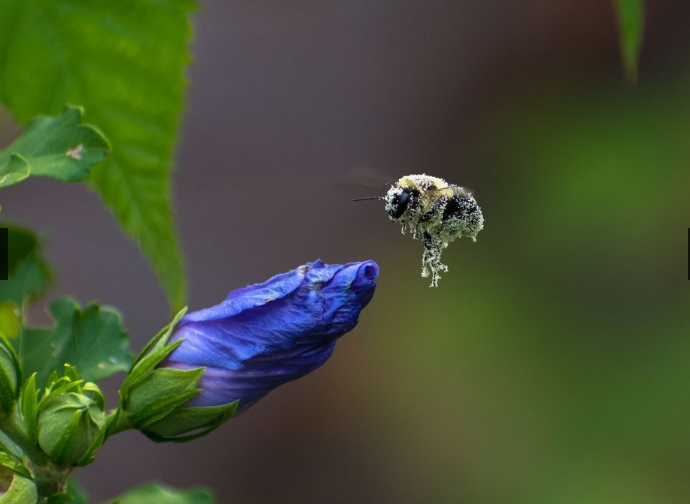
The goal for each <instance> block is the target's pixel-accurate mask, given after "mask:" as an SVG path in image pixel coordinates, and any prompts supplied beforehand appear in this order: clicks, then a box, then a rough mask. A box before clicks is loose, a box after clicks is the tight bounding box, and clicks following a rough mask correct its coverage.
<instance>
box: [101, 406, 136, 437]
mask: <svg viewBox="0 0 690 504" xmlns="http://www.w3.org/2000/svg"><path fill="white" fill-rule="evenodd" d="M131 428H132V426H131V425H129V422H128V421H127V417H126V416H125V415H124V413H122V410H112V411H111V413H110V415H108V417H107V418H106V426H105V430H106V439H108V438H109V437H110V436H113V435H115V434H117V433H119V432H122V431H125V430H128V429H131ZM104 442H105V441H104Z"/></svg>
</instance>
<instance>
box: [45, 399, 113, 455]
mask: <svg viewBox="0 0 690 504" xmlns="http://www.w3.org/2000/svg"><path fill="white" fill-rule="evenodd" d="M104 424H105V417H104V415H103V410H102V408H101V406H100V405H99V404H98V403H97V402H96V401H94V400H93V399H91V398H89V397H87V396H86V395H84V394H80V393H77V392H68V393H64V394H61V395H58V396H57V397H55V398H54V399H52V400H51V401H50V402H49V403H48V404H47V405H46V406H45V407H44V408H43V409H42V410H41V411H40V412H39V415H38V444H39V446H40V447H41V449H42V450H43V451H44V452H45V453H46V454H47V455H48V456H49V457H50V458H51V459H52V460H53V461H54V462H56V463H58V464H75V463H77V461H79V459H81V458H82V457H83V456H84V455H85V454H86V453H87V451H88V450H89V447H91V444H92V443H93V442H94V441H96V439H97V438H98V437H99V435H100V434H101V430H102V429H103V426H104Z"/></svg>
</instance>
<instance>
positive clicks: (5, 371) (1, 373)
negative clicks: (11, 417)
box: [0, 333, 22, 415]
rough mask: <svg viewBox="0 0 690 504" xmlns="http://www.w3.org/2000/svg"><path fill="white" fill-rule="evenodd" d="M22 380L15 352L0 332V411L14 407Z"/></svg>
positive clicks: (2, 412) (8, 410)
mask: <svg viewBox="0 0 690 504" xmlns="http://www.w3.org/2000/svg"><path fill="white" fill-rule="evenodd" d="M21 382H22V371H21V366H20V365H19V359H18V358H17V353H16V352H15V350H14V347H13V346H12V344H11V343H10V342H9V341H8V340H7V338H6V337H5V335H4V334H2V333H0V413H1V414H4V415H6V414H7V413H9V412H10V411H11V410H12V408H13V407H14V404H15V402H16V401H17V396H18V394H19V386H20V384H21Z"/></svg>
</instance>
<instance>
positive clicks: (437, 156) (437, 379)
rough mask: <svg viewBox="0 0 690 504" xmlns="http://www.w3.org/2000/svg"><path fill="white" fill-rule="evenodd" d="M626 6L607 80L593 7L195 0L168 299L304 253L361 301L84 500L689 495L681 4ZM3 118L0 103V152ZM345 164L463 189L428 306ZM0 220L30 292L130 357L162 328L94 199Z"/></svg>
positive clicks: (126, 250)
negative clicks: (63, 301) (284, 378)
mask: <svg viewBox="0 0 690 504" xmlns="http://www.w3.org/2000/svg"><path fill="white" fill-rule="evenodd" d="M648 3H649V5H648V9H647V30H646V35H645V44H644V47H643V50H642V59H641V67H640V79H639V82H638V84H637V85H636V86H631V85H628V84H626V83H625V81H624V78H623V73H622V71H621V69H620V67H621V65H620V58H619V53H618V34H617V30H616V19H615V11H614V8H613V5H612V4H611V2H608V1H601V0H579V1H575V0H570V1H560V2H553V1H551V0H532V1H530V2H513V1H508V0H497V1H493V2H485V1H481V0H466V1H462V2H458V1H451V0H448V1H446V0H437V1H434V2H414V1H409V0H370V1H366V2H364V1H352V0H349V1H346V0H330V1H306V0H294V1H291V2H284V1H276V0H251V1H249V0H243V1H231V2H224V1H221V0H216V1H211V0H207V1H203V2H201V8H200V10H199V12H198V14H197V16H196V18H195V22H194V24H195V26H196V34H195V37H194V39H195V40H194V43H193V54H194V63H193V64H192V66H191V67H190V68H189V81H190V86H189V90H188V107H187V112H186V114H185V117H184V121H183V127H182V131H181V140H180V145H179V149H178V156H177V159H178V166H177V171H176V174H175V198H176V205H175V206H176V213H177V218H178V229H179V232H180V236H181V240H182V244H183V248H184V250H185V253H186V256H187V260H188V274H189V281H190V285H191V291H190V306H191V308H192V309H199V308H201V307H205V306H208V305H211V304H215V303H217V302H219V301H220V300H222V299H223V298H224V296H225V295H226V294H227V293H228V292H229V291H230V290H232V289H234V288H237V287H240V286H243V285H245V284H247V283H254V282H258V281H262V280H264V279H266V278H267V277H269V276H271V275H273V274H275V273H278V272H282V271H285V270H288V269H290V268H292V267H295V266H297V265H299V264H302V263H304V262H306V261H309V260H314V259H316V258H317V257H320V258H322V259H323V260H325V261H326V262H344V261H353V260H363V259H369V258H372V259H375V260H376V261H378V262H379V264H380V265H381V276H380V281H379V286H378V291H377V293H376V296H375V297H374V300H373V302H372V303H371V305H370V306H369V307H368V308H367V309H366V310H365V311H364V313H363V315H362V318H361V321H360V325H359V327H358V328H357V329H356V330H355V331H354V332H353V333H351V334H349V335H347V336H346V337H345V338H343V339H342V340H341V341H340V343H339V345H338V349H337V351H336V352H335V354H334V356H333V357H332V358H331V360H330V361H329V362H328V363H327V364H326V365H325V366H324V367H323V368H322V369H319V370H318V371H316V372H314V373H313V374H312V375H309V376H308V377H306V378H304V379H302V380H299V381H297V382H294V383H291V384H288V385H286V386H285V387H283V388H281V389H279V390H277V391H275V392H273V393H271V394H270V395H269V396H268V397H267V398H266V399H264V400H263V401H262V402H261V403H259V404H258V405H257V406H255V407H254V408H252V409H251V410H250V411H248V412H247V413H246V414H244V415H242V416H241V417H239V418H237V419H235V420H233V421H232V422H231V423H229V424H227V425H225V426H224V427H223V428H221V429H219V430H218V431H216V432H214V433H213V434H212V435H210V436H208V437H206V438H204V439H202V440H200V441H196V442H193V443H190V444H184V445H154V444H152V443H150V442H148V441H147V440H146V439H145V438H144V437H143V436H141V435H139V434H138V433H136V432H128V433H124V434H122V435H119V436H118V437H116V438H114V439H113V440H111V442H109V443H108V444H107V445H106V446H105V447H104V449H103V450H102V451H101V452H100V454H99V457H98V459H97V461H96V462H95V463H94V464H93V465H92V466H90V467H88V468H87V469H85V470H82V471H81V472H80V480H81V482H82V483H83V484H84V485H85V486H86V487H87V488H88V490H89V492H90V494H91V496H92V497H93V500H94V501H98V500H102V499H105V498H107V497H112V496H115V495H116V494H118V493H120V492H121V491H124V490H125V489H127V488H129V487H130V486H132V485H135V484H138V483H141V482H144V481H147V480H150V479H155V480H159V481H163V482H166V483H168V484H170V485H173V486H176V487H180V488H185V487H190V486H194V485H199V484H202V485H208V486H210V487H212V488H213V489H214V491H215V493H216V495H217V497H218V501H219V502H222V503H226V502H227V503H243V504H244V503H247V504H254V503H256V504H260V503H305V504H306V503H324V502H329V503H348V504H350V503H396V504H406V503H422V502H423V503H472V504H474V503H477V504H484V503H486V504H493V503H506V504H522V503H524V504H553V503H559V504H582V503H586V504H599V503H601V504H616V503H625V504H638V503H645V504H647V503H650V504H659V503H662V504H663V503H679V504H680V503H687V502H689V501H690V434H689V433H690V391H689V388H690V387H689V386H690V338H689V336H690V317H688V308H689V306H690V305H689V303H688V302H689V301H690V294H689V290H688V286H689V284H688V280H687V279H686V273H687V260H688V259H687V256H688V250H687V244H686V239H687V235H686V233H687V231H686V228H687V227H689V226H690V199H689V198H688V196H689V192H690V141H689V140H688V135H689V134H690V56H689V55H690V52H689V50H690V4H688V3H687V2H681V1H679V0H656V1H650V2H648ZM161 43H165V41H161ZM18 131H19V129H18V127H17V126H16V125H14V124H13V123H12V120H11V118H10V116H9V114H8V113H7V112H6V111H5V110H2V111H0V145H6V144H7V143H9V141H10V140H11V139H12V138H13V137H14V135H16V134H17V132H18ZM357 167H366V168H367V169H371V170H374V171H378V172H381V173H384V174H389V178H396V177H398V176H401V175H404V174H408V173H416V172H426V173H429V174H433V175H437V176H441V177H444V178H446V179H448V180H449V181H451V182H453V183H456V184H460V185H465V186H468V187H471V188H473V189H474V190H475V195H476V197H477V199H478V201H479V203H480V205H481V206H482V209H483V211H484V216H485V219H486V228H485V230H484V231H483V232H482V233H481V234H480V235H479V237H478V240H477V243H476V244H473V243H471V242H469V241H464V240H463V241H460V242H457V243H454V244H453V245H452V246H451V247H450V248H449V249H448V250H447V251H446V252H445V254H444V259H445V262H446V263H447V264H449V266H450V272H449V273H447V274H445V275H444V276H443V278H442V280H441V284H440V287H439V288H438V289H429V288H428V279H422V278H420V275H419V273H420V265H421V264H420V263H421V252H422V247H421V244H420V243H419V242H413V241H412V240H411V239H410V237H409V236H401V235H400V232H399V229H398V227H397V226H395V225H393V224H391V223H390V222H388V220H387V218H386V215H385V213H384V210H383V208H382V205H381V204H380V202H369V203H358V204H353V203H351V202H350V198H351V197H352V196H353V195H352V194H348V193H344V192H341V191H338V190H337V189H335V188H334V185H335V184H336V183H337V182H338V181H340V180H342V179H343V178H346V177H348V176H349V175H348V174H350V173H352V171H353V169H354V168H357ZM382 190H383V189H382ZM372 191H373V192H374V193H375V192H376V191H377V190H375V189H372V188H365V189H364V194H358V195H359V196H367V195H369V194H371V193H372ZM39 195H40V197H39ZM29 202H30V203H31V204H29ZM2 208H3V218H4V219H7V220H14V221H16V222H19V223H23V224H25V225H28V226H31V227H33V228H39V229H42V230H45V232H46V233H47V235H48V236H49V242H48V247H47V255H48V258H49V260H50V261H51V263H52V264H53V266H54V268H55V270H56V272H57V278H58V281H57V283H56V285H55V287H54V289H53V291H52V293H51V296H49V299H50V298H51V297H56V296H58V295H64V294H73V295H75V296H76V297H77V298H78V299H80V300H81V301H83V302H85V301H88V300H91V299H97V300H99V301H101V302H104V303H108V304H111V305H114V306H116V307H118V308H119V309H120V310H121V311H122V313H123V315H124V319H125V324H126V326H127V328H128V330H129V332H130V335H131V338H132V341H133V346H134V348H135V349H136V350H138V349H140V348H141V347H142V346H143V344H144V342H145V341H146V340H147V339H148V338H149V337H151V336H152V335H153V334H154V333H155V332H156V331H157V330H158V329H159V328H160V327H161V326H163V325H165V324H166V323H167V321H168V308H167V305H166V301H165V298H164V295H163V293H162V291H161V289H160V286H159V284H158V282H157V280H156V278H155V277H154V275H153V274H152V272H151V270H150V268H149V266H148V265H147V264H146V263H145V261H144V260H143V259H142V258H141V256H140V254H139V251H138V250H137V248H136V247H135V246H134V245H133V244H132V243H131V242H129V241H128V240H126V239H125V238H123V237H122V236H121V234H120V232H119V230H118V227H117V225H116V223H115V221H114V219H113V218H112V217H111V216H110V215H109V214H107V213H106V212H105V211H104V210H103V209H102V207H101V205H100V203H99V202H98V200H97V197H96V195H95V194H93V193H90V192H88V191H86V190H85V189H84V188H83V187H82V186H80V185H64V184H58V183H55V182H54V181H52V180H32V181H30V182H27V183H24V184H20V185H18V186H15V187H12V188H10V189H7V190H5V191H3V200H2ZM46 303H47V302H46ZM46 303H43V305H41V306H39V307H37V308H36V309H35V310H33V312H32V317H33V318H34V320H35V321H37V322H38V321H47V320H48V319H47V317H46V316H45V315H44V314H43V313H42V310H43V308H44V307H45V305H46ZM120 379H121V377H118V379H116V380H110V382H109V384H108V387H107V391H108V397H109V400H110V401H111V404H114V401H115V397H116V395H115V394H116V390H117V386H118V383H119V380H120Z"/></svg>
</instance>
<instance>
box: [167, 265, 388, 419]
mask: <svg viewBox="0 0 690 504" xmlns="http://www.w3.org/2000/svg"><path fill="white" fill-rule="evenodd" d="M378 272H379V267H378V265H377V264H376V263H375V262H374V261H364V262H354V263H349V264H345V265H325V264H323V263H322V262H321V261H316V262H314V263H307V264H305V265H303V266H300V267H298V268H296V269H294V270H292V271H290V272H287V273H284V274H281V275H277V276H275V277H273V278H271V279H269V280H268V281H266V282H264V283H261V284H257V285H252V286H249V287H245V288H243V289H239V290H236V291H234V292H232V293H231V294H230V295H229V296H228V297H227V298H226V299H225V301H223V302H222V303H220V304H218V305H216V306H213V307H211V308H207V309H205V310H200V311H197V312H193V313H190V314H188V315H186V316H184V317H183V318H182V319H181V321H180V322H179V323H178V324H177V326H176V327H175V330H174V332H173V334H172V336H171V337H170V341H179V340H184V341H182V344H181V345H180V346H179V347H177V348H176V349H175V350H174V351H172V353H170V354H169V355H168V356H167V357H166V359H165V360H164V361H163V362H162V363H161V364H160V365H161V366H165V367H169V368H174V369H177V370H192V369H195V368H200V367H204V368H205V371H204V373H203V375H202V376H201V379H200V380H199V384H198V386H199V387H200V389H201V392H200V393H199V394H198V395H196V396H195V397H193V398H192V399H191V400H189V401H188V402H187V404H186V405H187V406H188V407H208V406H217V405H223V404H228V403H232V402H234V401H239V406H238V412H240V411H244V410H245V409H246V408H248V407H249V406H251V405H252V404H254V403H255V402H256V401H258V400H259V399H260V398H261V397H263V396H265V395H266V394H268V393H269V392H270V391H271V390H273V389H274V388H276V387H278V386H279V385H282V384H283V383H286V382H288V381H291V380H295V379H297V378H299V377H301V376H304V375H306V374H307V373H310V372H311V371H313V370H315V369H316V368H318V367H319V366H321V365H322V364H323V363H324V362H326V360H328V358H329V357H330V356H331V354H332V352H333V349H334V347H335V342H336V340H337V339H338V338H339V337H340V336H342V335H343V334H345V333H346V332H348V331H350V330H352V329H353V328H354V327H355V326H356V325H357V322H358V319H359V315H360V312H361V310H362V308H364V307H365V306H366V305H367V304H368V303H369V301H370V300H371V298H372V296H373V295H374V289H375V287H376V277H377V276H378Z"/></svg>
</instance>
